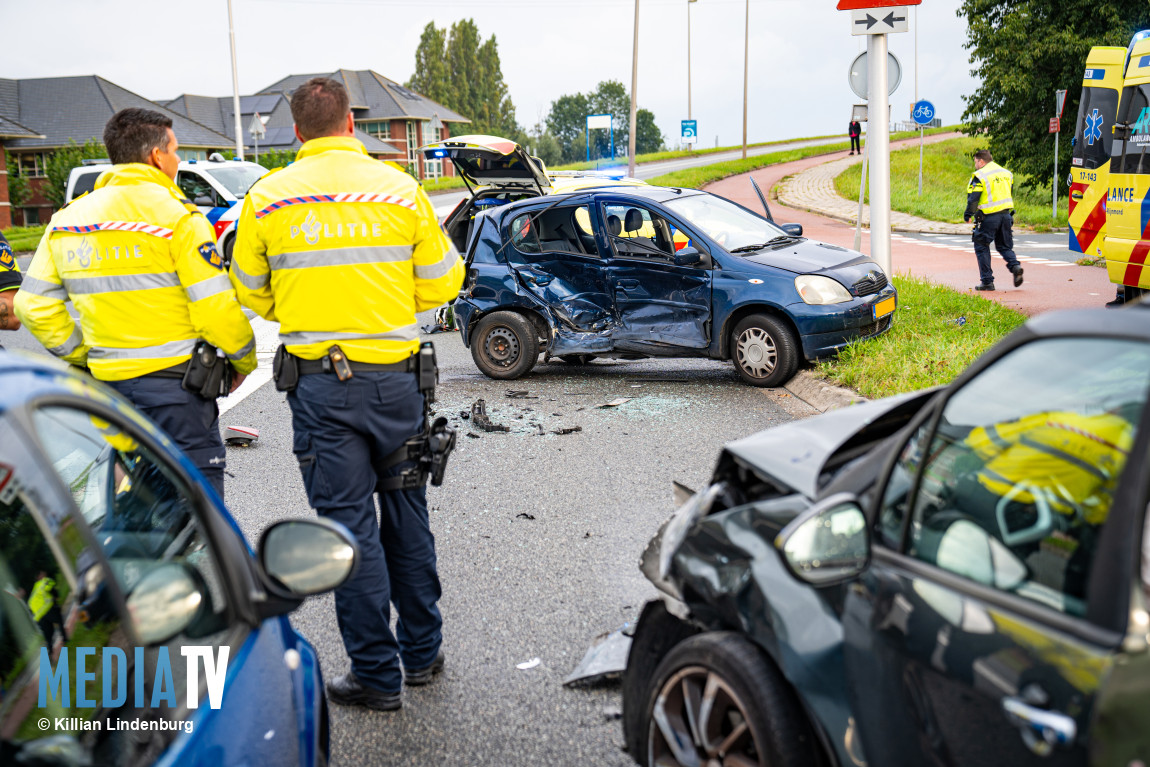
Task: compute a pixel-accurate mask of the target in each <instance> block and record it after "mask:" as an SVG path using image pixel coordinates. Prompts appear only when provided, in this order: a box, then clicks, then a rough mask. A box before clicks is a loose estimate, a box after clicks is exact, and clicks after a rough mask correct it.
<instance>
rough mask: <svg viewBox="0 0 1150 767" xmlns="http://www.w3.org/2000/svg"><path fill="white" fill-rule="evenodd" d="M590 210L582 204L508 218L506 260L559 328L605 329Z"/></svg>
mask: <svg viewBox="0 0 1150 767" xmlns="http://www.w3.org/2000/svg"><path fill="white" fill-rule="evenodd" d="M590 215H591V214H590V209H589V207H588V206H587V205H562V206H556V207H543V208H539V209H532V210H527V211H523V212H522V213H520V214H519V215H517V216H515V217H514V218H512V220H511V225H510V230H509V232H508V236H509V237H510V240H511V242H510V245H509V246H508V248H507V250H508V255H507V263H508V264H509V265H510V267H511V269H512V271H513V272H515V275H516V278H517V280H518V282H519V285H520V288H521V289H522V290H524V291H526V292H527V293H530V294H531V295H532V296H534V297H535V298H536V299H537V300H538V301H539V302H540V303H542V304H543V305H544V307H546V308H547V309H549V310H550V311H551V313H552V314H553V315H554V316H555V318H556V320H557V321H558V323H559V324H560V325H561V326H562V328H566V329H568V330H573V331H578V332H581V333H608V332H609V331H610V330H611V328H612V326H613V325H614V317H613V313H612V300H611V295H610V293H609V291H608V287H607V278H606V274H605V265H604V260H603V259H602V258H601V256H600V254H599V249H598V247H597V245H596V243H595V237H594V234H593V229H592V226H591V218H590ZM562 328H560V329H562Z"/></svg>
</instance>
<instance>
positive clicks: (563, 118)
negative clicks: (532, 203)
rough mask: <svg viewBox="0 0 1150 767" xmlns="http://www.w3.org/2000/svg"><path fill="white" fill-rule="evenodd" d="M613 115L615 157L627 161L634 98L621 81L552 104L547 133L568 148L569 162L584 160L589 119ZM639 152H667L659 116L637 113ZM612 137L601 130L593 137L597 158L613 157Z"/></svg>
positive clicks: (567, 158)
mask: <svg viewBox="0 0 1150 767" xmlns="http://www.w3.org/2000/svg"><path fill="white" fill-rule="evenodd" d="M589 114H609V115H611V121H612V125H613V126H614V132H615V156H616V157H626V155H627V137H628V136H629V135H630V133H631V126H630V120H631V97H630V96H629V95H627V89H626V88H624V87H623V83H621V82H619V81H618V80H604V81H603V82H601V83H599V85H598V86H596V87H595V90H593V91H591V92H589V93H587V94H583V93H575V94H568V95H564V96H560V97H559V98H557V99H555V101H552V102H551V111H550V112H548V114H547V117H546V119H545V121H544V122H545V123H546V125H547V130H548V131H550V132H551V134H552V135H554V136H555V138H556V139H558V141H559V143H560V144H561V145H562V146H563V147H564V153H563V159H564V161H565V162H574V161H577V160H582V159H583V158H584V157H585V154H586V151H587V149H586V138H585V137H584V134H585V131H586V127H587V115H589ZM635 123H636V134H637V135H636V136H635V151H636V152H637V153H642V152H658V151H659V150H661V149H662V148H663V134H662V133H661V132H660V131H659V129H658V127H656V125H655V115H654V114H652V113H651V111H650V110H648V109H639V110H637V111H636V113H635ZM610 142H611V135H610V133H608V131H605V130H597V131H595V132H593V133H592V134H591V152H592V155H593V156H595V157H607V156H608V155H610V153H611V148H610V147H611V144H610Z"/></svg>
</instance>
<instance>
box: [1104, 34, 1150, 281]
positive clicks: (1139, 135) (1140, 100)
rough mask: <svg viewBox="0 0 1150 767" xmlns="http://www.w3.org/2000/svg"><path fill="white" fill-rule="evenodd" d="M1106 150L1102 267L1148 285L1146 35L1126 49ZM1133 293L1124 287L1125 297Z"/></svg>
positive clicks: (1149, 59)
mask: <svg viewBox="0 0 1150 767" xmlns="http://www.w3.org/2000/svg"><path fill="white" fill-rule="evenodd" d="M1111 153H1112V158H1111V161H1110V181H1109V186H1110V188H1109V191H1108V192H1107V195H1106V246H1105V249H1104V251H1105V256H1106V271H1107V273H1108V274H1109V276H1110V281H1111V282H1113V283H1117V284H1120V285H1125V286H1127V287H1128V288H1136V289H1140V290H1146V289H1150V269H1147V268H1146V257H1147V254H1148V253H1150V37H1147V38H1142V39H1139V40H1137V41H1136V42H1135V43H1134V45H1133V46H1132V49H1131V51H1130V56H1129V63H1128V64H1127V67H1126V78H1125V80H1124V81H1123V88H1122V98H1121V100H1120V101H1119V103H1118V117H1117V120H1116V122H1115V125H1114V143H1113V146H1112V147H1111ZM1137 293H1138V291H1133V292H1132V291H1130V290H1127V295H1126V299H1127V300H1130V299H1131V298H1132V297H1133V296H1134V295H1137Z"/></svg>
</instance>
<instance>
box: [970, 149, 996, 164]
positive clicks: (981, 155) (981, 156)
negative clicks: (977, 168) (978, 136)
mask: <svg viewBox="0 0 1150 767" xmlns="http://www.w3.org/2000/svg"><path fill="white" fill-rule="evenodd" d="M974 159H976V160H982V161H983V162H994V156H993V155H991V154H990V150H989V149H979V150H978V151H977V152H975V153H974Z"/></svg>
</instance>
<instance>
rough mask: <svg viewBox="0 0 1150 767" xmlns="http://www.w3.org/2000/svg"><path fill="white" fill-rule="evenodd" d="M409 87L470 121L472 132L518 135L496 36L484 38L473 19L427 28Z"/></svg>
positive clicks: (431, 25)
mask: <svg viewBox="0 0 1150 767" xmlns="http://www.w3.org/2000/svg"><path fill="white" fill-rule="evenodd" d="M406 85H407V87H408V88H411V89H412V90H414V91H417V92H419V93H421V94H423V95H424V96H426V97H427V98H429V99H431V100H433V101H436V102H438V103H440V104H443V105H444V106H445V107H447V108H449V109H451V110H453V111H455V112H458V113H459V114H461V115H463V116H464V117H466V118H468V119H470V120H471V128H470V131H471V132H473V133H490V134H494V135H497V136H505V137H507V138H519V137H521V136H522V135H523V131H522V129H521V128H520V127H519V124H518V123H517V122H516V121H515V105H514V104H513V103H512V101H511V96H510V95H509V93H508V91H507V84H506V83H505V82H504V80H503V69H502V65H501V64H500V61H499V45H498V43H496V41H495V35H492V36H491V37H489V38H488V39H487V40H486V41H483V40H482V38H481V37H480V34H479V27H477V26H476V24H475V22H474V21H473V20H471V19H463V20H461V21H457V22H455V23H454V24H452V25H451V29H450V30H448V29H446V28H444V29H439V28H438V27H436V26H435V22H431V23H429V24H428V25H427V26H426V27H424V29H423V34H422V35H421V36H420V39H419V46H418V47H417V48H416V50H415V73H414V74H413V75H412V76H411V79H410V80H408V81H407V83H406Z"/></svg>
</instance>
